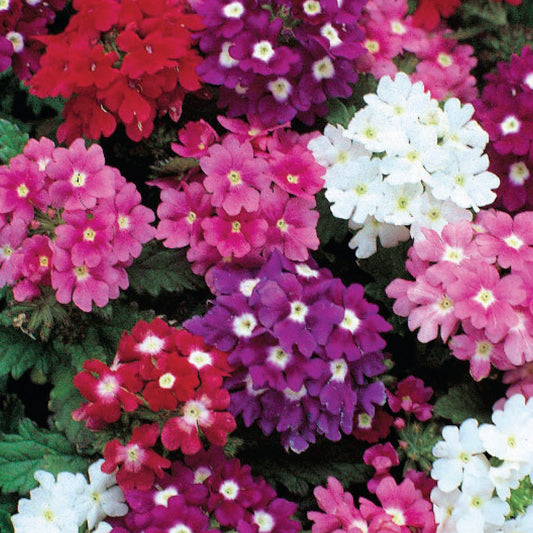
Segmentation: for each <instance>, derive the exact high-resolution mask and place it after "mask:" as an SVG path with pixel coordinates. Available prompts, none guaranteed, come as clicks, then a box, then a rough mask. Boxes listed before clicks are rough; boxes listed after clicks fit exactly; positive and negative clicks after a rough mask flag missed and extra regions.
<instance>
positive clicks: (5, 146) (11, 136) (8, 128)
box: [0, 119, 29, 163]
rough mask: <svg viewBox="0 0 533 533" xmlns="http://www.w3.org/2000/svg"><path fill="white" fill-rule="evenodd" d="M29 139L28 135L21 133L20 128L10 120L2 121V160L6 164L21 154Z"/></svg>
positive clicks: (0, 120) (0, 122)
mask: <svg viewBox="0 0 533 533" xmlns="http://www.w3.org/2000/svg"><path fill="white" fill-rule="evenodd" d="M28 139H29V136H28V134H27V133H23V132H22V131H20V129H19V128H18V126H16V125H15V124H12V123H11V122H9V121H8V120H4V119H0V159H1V160H2V161H3V162H4V163H7V162H8V161H9V160H10V159H11V158H12V157H15V156H16V155H17V154H20V153H21V152H22V150H23V149H24V146H26V143H27V142H28Z"/></svg>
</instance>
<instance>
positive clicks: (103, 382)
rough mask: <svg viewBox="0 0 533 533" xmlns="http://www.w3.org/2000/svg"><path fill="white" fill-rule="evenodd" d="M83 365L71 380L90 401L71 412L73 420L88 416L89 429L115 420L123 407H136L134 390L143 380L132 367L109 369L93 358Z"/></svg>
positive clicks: (99, 427) (129, 410) (129, 409)
mask: <svg viewBox="0 0 533 533" xmlns="http://www.w3.org/2000/svg"><path fill="white" fill-rule="evenodd" d="M83 368H84V369H85V370H84V371H82V372H80V373H79V374H76V376H74V380H73V383H74V386H75V387H76V388H77V389H78V390H79V391H80V393H81V395H82V396H83V397H84V398H85V399H86V400H88V401H89V403H88V404H84V405H82V406H81V407H80V408H79V409H76V410H75V411H74V412H73V413H72V417H73V418H74V420H87V427H88V428H89V429H101V428H102V427H103V426H105V425H106V424H110V423H111V422H116V421H117V420H118V419H119V418H120V415H121V410H122V409H124V411H126V412H131V411H135V410H136V409H137V407H138V405H139V403H140V401H139V399H138V398H137V396H136V395H135V393H136V392H139V391H140V390H141V388H142V381H141V380H140V379H139V377H138V376H137V374H136V372H135V369H134V368H133V367H131V366H127V365H123V366H120V367H119V368H118V369H116V370H111V369H110V368H108V367H107V366H106V365H105V364H104V363H102V361H99V360H98V359H92V360H90V361H85V363H83Z"/></svg>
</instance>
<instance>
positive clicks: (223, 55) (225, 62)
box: [218, 41, 239, 68]
mask: <svg viewBox="0 0 533 533" xmlns="http://www.w3.org/2000/svg"><path fill="white" fill-rule="evenodd" d="M230 46H233V43H232V42H231V41H226V42H225V43H224V44H223V45H222V49H221V51H220V54H219V56H218V62H219V64H220V65H221V66H222V67H224V68H231V67H234V66H235V65H238V64H239V62H238V61H237V60H236V59H234V58H233V57H231V55H230V53H229V49H230Z"/></svg>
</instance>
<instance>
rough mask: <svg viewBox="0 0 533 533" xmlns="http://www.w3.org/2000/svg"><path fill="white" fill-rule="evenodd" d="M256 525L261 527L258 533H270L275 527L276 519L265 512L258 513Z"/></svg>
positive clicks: (255, 519)
mask: <svg viewBox="0 0 533 533" xmlns="http://www.w3.org/2000/svg"><path fill="white" fill-rule="evenodd" d="M254 523H255V524H256V525H257V526H259V529H258V533H270V531H272V529H273V527H274V517H273V516H272V515H271V514H269V513H267V512H265V511H256V512H255V513H254Z"/></svg>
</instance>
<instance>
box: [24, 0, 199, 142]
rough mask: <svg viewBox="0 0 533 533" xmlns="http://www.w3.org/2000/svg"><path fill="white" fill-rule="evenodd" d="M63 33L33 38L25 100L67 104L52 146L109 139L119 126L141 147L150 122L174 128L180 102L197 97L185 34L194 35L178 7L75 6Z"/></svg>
mask: <svg viewBox="0 0 533 533" xmlns="http://www.w3.org/2000/svg"><path fill="white" fill-rule="evenodd" d="M73 6H74V8H75V9H76V10H77V13H76V14H75V15H73V16H72V17H71V19H70V21H69V23H68V26H67V27H66V28H65V30H64V31H62V32H61V33H59V34H57V35H53V36H46V37H41V38H40V40H41V41H42V42H44V43H45V44H46V52H45V53H44V55H43V56H42V58H41V68H40V70H39V72H38V73H37V74H35V75H34V76H33V77H32V78H31V80H29V84H30V91H31V93H32V94H35V95H36V96H39V97H41V98H43V97H47V96H61V97H63V98H66V99H68V102H67V103H66V105H65V109H64V111H63V117H64V119H65V122H64V123H63V124H61V126H60V127H59V129H58V130H57V137H58V139H59V140H61V141H62V140H65V139H66V140H68V141H72V140H73V139H74V138H76V137H79V136H82V135H84V136H86V137H89V138H91V139H97V138H99V137H100V136H101V135H104V136H105V137H108V136H110V135H111V134H112V133H113V132H114V131H115V128H116V126H117V123H123V124H124V125H125V128H126V133H127V135H128V137H129V138H130V139H132V140H134V141H139V140H140V139H146V138H147V137H149V135H150V134H151V133H152V130H153V127H154V119H155V118H156V116H157V115H164V114H166V113H168V115H169V116H170V118H171V119H172V120H174V121H177V120H178V119H179V117H180V116H181V108H182V104H183V99H184V96H185V94H186V93H187V92H191V91H196V90H198V89H200V81H199V78H198V75H197V74H196V67H197V66H198V64H199V63H200V61H201V59H200V56H199V54H198V52H197V51H196V50H195V49H193V48H192V45H193V41H192V32H194V31H198V30H200V29H201V28H202V24H201V22H200V19H199V18H198V16H197V15H195V14H192V13H188V4H187V2H186V1H185V0H156V1H152V2H148V3H147V2H142V1H140V0H132V1H131V2H120V1H119V0H75V1H74V2H73Z"/></svg>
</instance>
